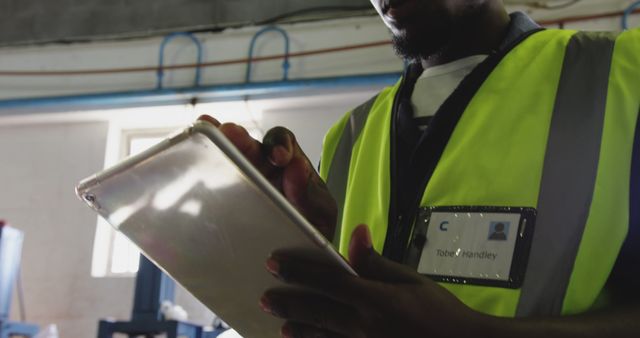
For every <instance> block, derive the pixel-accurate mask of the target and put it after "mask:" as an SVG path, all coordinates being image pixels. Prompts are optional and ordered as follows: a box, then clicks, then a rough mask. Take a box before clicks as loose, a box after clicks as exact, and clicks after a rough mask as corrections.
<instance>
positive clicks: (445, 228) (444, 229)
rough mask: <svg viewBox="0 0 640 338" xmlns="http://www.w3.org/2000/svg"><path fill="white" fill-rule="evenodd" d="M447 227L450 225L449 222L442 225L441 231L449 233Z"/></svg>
mask: <svg viewBox="0 0 640 338" xmlns="http://www.w3.org/2000/svg"><path fill="white" fill-rule="evenodd" d="M447 225H449V222H447V221H444V222H442V223H440V231H449V228H448V227H447Z"/></svg>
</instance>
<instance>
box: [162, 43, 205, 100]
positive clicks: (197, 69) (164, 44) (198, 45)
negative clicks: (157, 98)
mask: <svg viewBox="0 0 640 338" xmlns="http://www.w3.org/2000/svg"><path fill="white" fill-rule="evenodd" d="M180 36H184V37H187V38H189V39H190V40H191V41H192V42H193V43H194V44H195V45H196V48H197V49H198V59H197V63H196V80H195V86H196V87H198V86H200V78H201V73H202V69H201V68H200V65H202V43H201V42H200V40H198V38H196V37H195V36H194V35H193V34H191V33H183V32H177V33H171V34H168V35H167V36H165V37H164V39H163V40H162V44H160V52H159V54H160V55H159V56H158V72H157V78H158V81H157V84H156V88H157V89H162V81H163V79H164V50H165V48H166V47H167V44H168V43H169V42H170V41H171V40H173V39H175V38H177V37H180Z"/></svg>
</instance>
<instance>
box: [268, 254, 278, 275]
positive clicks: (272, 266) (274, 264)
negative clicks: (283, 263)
mask: <svg viewBox="0 0 640 338" xmlns="http://www.w3.org/2000/svg"><path fill="white" fill-rule="evenodd" d="M266 266H267V271H269V272H271V274H273V275H275V276H279V275H280V263H278V261H276V260H275V259H273V258H269V259H267V264H266Z"/></svg>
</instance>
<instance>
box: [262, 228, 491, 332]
mask: <svg viewBox="0 0 640 338" xmlns="http://www.w3.org/2000/svg"><path fill="white" fill-rule="evenodd" d="M349 260H350V261H351V264H352V266H353V268H354V269H355V270H356V271H357V272H358V274H359V275H360V276H359V277H355V276H352V275H350V274H348V273H346V272H344V271H342V270H339V269H337V268H334V267H328V266H320V265H318V264H317V263H314V262H308V261H305V259H304V258H302V257H300V256H296V255H295V254H293V253H292V252H287V251H277V252H275V253H273V255H272V256H271V257H270V258H269V260H268V261H267V269H268V270H269V271H270V272H271V273H272V274H274V275H275V276H276V277H277V278H279V279H281V280H283V281H284V282H285V283H287V284H291V285H292V286H296V287H295V288H278V289H271V290H268V291H267V292H265V294H264V296H263V298H262V299H261V301H260V305H261V307H262V308H263V310H265V311H266V312H269V313H271V314H273V315H274V316H277V317H281V318H284V319H285V320H286V321H287V322H286V324H285V325H284V326H283V328H282V335H283V337H286V338H294V337H295V338H304V337H314V338H316V337H327V338H328V337H350V338H365V337H366V338H378V337H379V338H383V337H384V338H392V337H402V338H412V337H416V338H417V337H473V336H475V337H480V336H479V335H477V333H478V330H480V329H481V326H482V325H483V320H484V319H485V318H484V317H485V316H483V315H481V314H479V313H477V312H475V311H473V310H471V309H470V308H468V307H467V306H465V305H464V304H462V303H461V302H460V301H459V300H458V299H457V298H455V296H453V295H452V294H451V293H449V292H448V291H447V290H445V289H444V288H442V287H441V286H439V285H438V284H436V283H435V282H433V281H431V280H430V279H427V278H424V277H422V276H420V275H418V274H417V273H416V272H415V271H413V270H411V269H409V268H407V267H405V266H402V265H399V264H396V263H394V262H391V261H389V260H386V259H385V258H383V257H381V256H380V255H378V254H377V253H376V252H375V251H374V250H373V248H372V245H371V239H370V234H369V230H368V228H367V227H366V226H364V225H361V226H359V227H358V228H356V230H355V231H354V233H353V237H352V239H351V243H350V247H349ZM298 287H302V288H298Z"/></svg>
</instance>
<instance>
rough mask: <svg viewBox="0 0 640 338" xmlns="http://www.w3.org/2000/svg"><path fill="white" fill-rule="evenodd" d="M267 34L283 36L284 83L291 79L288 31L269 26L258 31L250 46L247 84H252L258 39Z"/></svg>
mask: <svg viewBox="0 0 640 338" xmlns="http://www.w3.org/2000/svg"><path fill="white" fill-rule="evenodd" d="M267 32H278V33H280V35H282V38H283V39H284V62H283V63H282V70H283V73H284V75H283V77H282V81H287V80H288V79H289V68H290V67H291V64H290V63H289V51H290V40H289V34H288V33H287V31H285V30H284V29H282V28H280V27H278V26H268V27H265V28H263V29H261V30H260V31H258V32H257V33H256V34H255V35H254V36H253V38H252V39H251V44H250V45H249V57H248V59H249V61H247V73H246V76H245V82H246V83H249V82H251V67H252V66H251V64H252V62H253V54H254V49H255V46H256V41H258V38H259V37H260V36H261V35H262V34H264V33H267Z"/></svg>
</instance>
